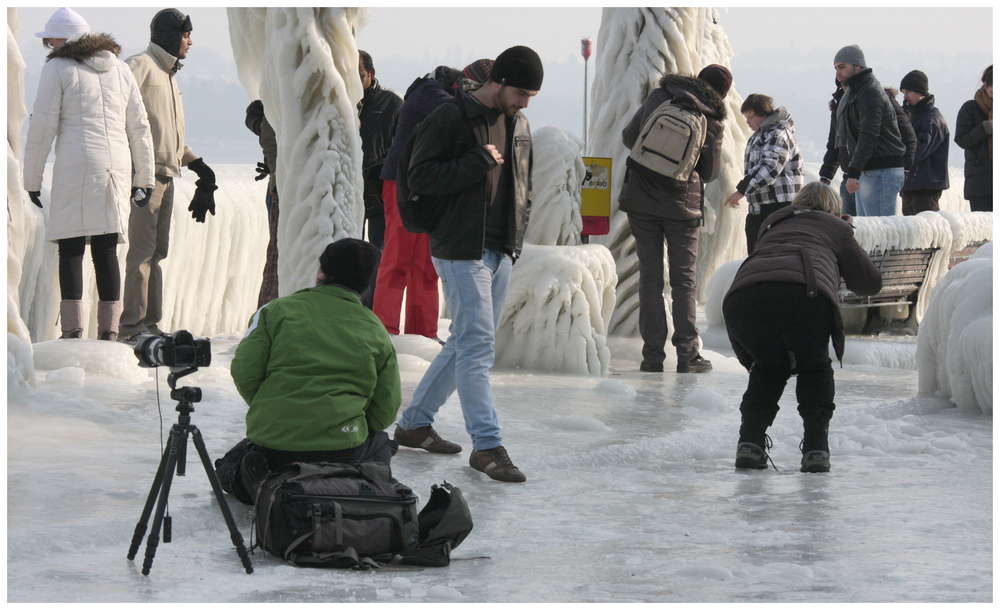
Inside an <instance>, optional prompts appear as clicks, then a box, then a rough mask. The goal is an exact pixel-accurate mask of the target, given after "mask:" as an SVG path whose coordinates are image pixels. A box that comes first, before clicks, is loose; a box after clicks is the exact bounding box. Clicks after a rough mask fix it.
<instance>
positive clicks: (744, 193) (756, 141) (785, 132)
mask: <svg viewBox="0 0 1000 610" xmlns="http://www.w3.org/2000/svg"><path fill="white" fill-rule="evenodd" d="M740 112H742V113H743V117H744V118H745V119H746V121H747V125H749V126H750V129H752V130H753V131H754V134H753V135H752V136H750V140H749V141H748V142H747V147H746V152H745V153H744V155H743V170H744V172H745V175H744V176H743V179H742V180H740V183H739V184H737V185H736V192H735V193H733V194H732V195H730V196H729V198H728V199H726V205H728V206H732V207H737V206H738V205H739V204H740V199H742V198H743V197H746V199H747V203H748V204H750V209H749V210H748V211H749V214H748V216H747V221H746V236H747V254H750V253H752V252H753V249H754V246H756V244H757V235H758V233H759V232H760V227H761V225H763V224H764V219H766V218H767V217H768V216H769V215H770V214H772V213H773V212H776V211H777V210H780V209H781V208H783V207H785V206H787V205H789V204H791V202H792V199H794V198H795V195H796V193H798V192H799V190H800V189H801V188H802V186H803V185H804V184H805V168H804V167H803V165H802V154H801V153H800V152H799V145H798V144H797V143H796V142H795V136H794V135H793V134H794V133H795V124H794V123H793V122H792V117H791V116H790V115H789V114H788V111H786V110H785V108H784V107H779V108H777V109H775V108H774V100H772V99H771V98H770V97H768V96H766V95H761V94H760V93H751V94H750V95H749V96H747V99H746V101H744V102H743V106H741V107H740Z"/></svg>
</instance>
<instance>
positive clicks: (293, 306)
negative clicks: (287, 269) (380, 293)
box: [215, 239, 402, 504]
mask: <svg viewBox="0 0 1000 610" xmlns="http://www.w3.org/2000/svg"><path fill="white" fill-rule="evenodd" d="M378 257H379V254H378V249H377V248H375V246H373V245H372V244H370V243H368V242H364V241H361V240H359V239H341V240H340V241H337V242H334V243H332V244H330V245H329V246H327V248H326V250H324V251H323V254H322V255H321V256H320V257H319V263H320V268H319V271H318V272H317V274H316V287H315V288H306V289H303V290H300V291H298V292H296V293H295V294H291V295H288V296H286V297H282V298H279V299H275V300H274V301H271V302H270V303H268V304H267V305H265V306H264V307H261V308H260V309H259V310H258V311H257V313H255V314H254V316H253V318H251V319H250V327H249V328H248V329H247V332H246V334H245V335H244V336H243V340H242V341H241V342H240V344H239V346H237V348H236V355H235V356H234V358H233V363H232V367H231V372H232V375H233V381H234V382H235V383H236V389H237V390H239V392H240V395H241V396H243V399H244V400H246V402H247V404H248V405H250V410H249V411H248V412H247V438H246V439H244V440H242V441H240V443H238V444H237V445H236V446H235V447H233V448H232V449H231V450H230V451H229V453H227V454H226V455H225V456H223V457H222V458H221V459H219V460H216V462H215V468H216V472H217V473H218V475H219V480H220V482H221V483H222V489H224V490H225V491H226V492H228V493H231V494H233V495H234V496H236V498H237V499H239V500H240V501H241V502H243V503H245V504H253V499H254V498H253V497H254V495H255V492H256V488H257V486H258V485H259V484H260V483H261V482H262V481H263V480H264V479H266V478H267V475H268V472H269V471H276V470H278V469H280V468H281V467H282V466H284V465H286V464H290V463H292V462H348V463H352V462H355V461H359V462H371V461H375V462H382V463H384V464H389V461H390V459H391V458H392V456H393V455H395V453H396V450H397V449H398V448H399V446H398V445H397V444H396V442H395V441H393V440H390V439H389V436H388V435H387V434H386V433H385V432H384V430H385V428H387V427H388V426H389V424H391V423H393V422H394V421H396V412H397V411H398V410H399V404H400V401H401V400H402V397H401V391H400V382H399V365H398V364H397V362H396V349H395V348H394V347H393V344H392V340H391V339H390V338H389V333H388V332H387V331H386V330H385V327H384V326H383V325H382V323H381V322H380V321H379V319H378V318H377V317H375V314H373V313H372V312H371V311H370V310H369V309H367V308H366V307H365V306H363V305H362V304H361V300H360V298H359V294H360V293H362V292H364V291H365V290H366V289H367V288H368V284H369V281H370V279H371V276H372V274H373V273H374V272H375V268H376V265H377V264H378Z"/></svg>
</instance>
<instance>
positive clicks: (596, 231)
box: [580, 157, 611, 235]
mask: <svg viewBox="0 0 1000 610" xmlns="http://www.w3.org/2000/svg"><path fill="white" fill-rule="evenodd" d="M583 165H584V166H585V167H586V170H587V173H586V174H585V175H584V178H583V186H582V190H581V192H580V194H581V202H580V216H582V217H583V231H582V235H607V234H608V231H609V230H610V228H611V159H609V158H607V157H584V158H583Z"/></svg>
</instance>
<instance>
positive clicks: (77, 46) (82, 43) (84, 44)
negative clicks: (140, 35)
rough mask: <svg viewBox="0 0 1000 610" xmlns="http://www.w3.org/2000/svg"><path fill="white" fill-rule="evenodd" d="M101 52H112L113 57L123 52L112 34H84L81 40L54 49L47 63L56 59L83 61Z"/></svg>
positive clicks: (46, 59)
mask: <svg viewBox="0 0 1000 610" xmlns="http://www.w3.org/2000/svg"><path fill="white" fill-rule="evenodd" d="M101 51H110V52H111V54H112V55H114V56H115V57H118V54H119V53H121V52H122V48H121V47H120V46H119V45H118V43H117V42H115V39H114V38H112V37H111V34H84V35H83V36H81V37H80V38H78V39H76V40H73V41H71V42H67V43H65V44H63V45H62V46H61V47H59V48H58V49H54V50H53V51H52V52H51V53H49V55H48V57H46V58H45V61H48V60H50V59H52V58H54V57H62V58H65V59H75V60H77V61H83V60H85V59H89V58H91V57H93V56H94V55H96V54H98V53H100V52H101Z"/></svg>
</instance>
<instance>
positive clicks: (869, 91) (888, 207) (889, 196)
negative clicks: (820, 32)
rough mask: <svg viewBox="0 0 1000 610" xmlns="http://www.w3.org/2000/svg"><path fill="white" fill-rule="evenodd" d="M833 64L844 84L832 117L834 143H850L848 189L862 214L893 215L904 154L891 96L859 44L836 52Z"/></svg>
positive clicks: (901, 174)
mask: <svg viewBox="0 0 1000 610" xmlns="http://www.w3.org/2000/svg"><path fill="white" fill-rule="evenodd" d="M833 67H834V70H835V71H836V73H837V81H838V82H839V83H840V84H841V86H843V88H844V96H843V98H841V100H840V103H839V104H838V105H837V114H836V117H835V119H834V121H835V123H836V125H835V133H836V147H837V148H847V152H848V154H849V155H850V158H851V162H850V164H849V165H848V166H847V167H844V168H843V170H844V178H845V179H846V180H847V186H846V189H847V192H848V193H852V194H854V196H855V201H856V203H857V212H858V216H892V215H894V214H895V213H896V196H897V195H898V194H899V189H900V188H902V186H903V178H904V177H905V172H904V170H903V166H904V155H905V153H906V146H905V145H904V144H903V140H902V137H901V136H900V133H899V125H898V124H897V122H896V112H895V109H894V107H893V105H892V101H891V100H890V99H889V96H888V94H887V93H886V92H885V91H884V90H883V88H882V85H881V83H879V82H878V81H877V80H876V79H875V76H874V75H873V74H872V69H871V68H869V67H867V65H866V63H865V54H864V53H863V52H862V51H861V48H860V47H858V45H854V44H852V45H848V46H846V47H844V48H842V49H841V50H839V51H837V54H836V55H835V56H834V58H833Z"/></svg>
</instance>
